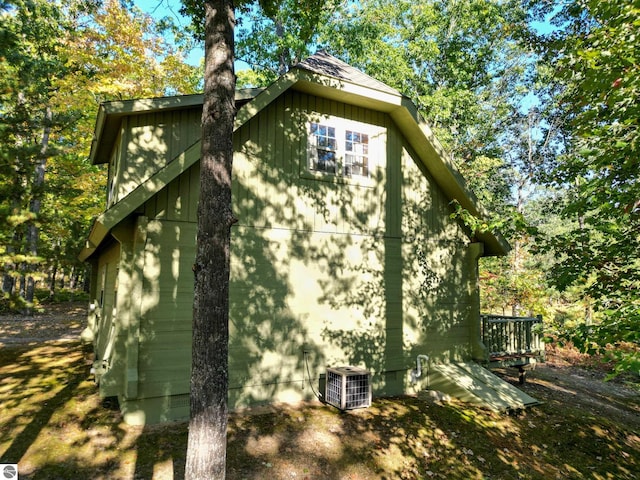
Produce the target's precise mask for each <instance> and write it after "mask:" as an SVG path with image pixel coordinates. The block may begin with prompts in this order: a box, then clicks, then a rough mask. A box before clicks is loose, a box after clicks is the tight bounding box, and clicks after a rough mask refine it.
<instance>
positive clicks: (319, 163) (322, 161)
mask: <svg viewBox="0 0 640 480" xmlns="http://www.w3.org/2000/svg"><path fill="white" fill-rule="evenodd" d="M310 142H311V146H312V148H313V150H315V155H313V156H312V161H311V165H310V167H311V169H312V170H316V171H318V172H327V173H332V174H334V175H335V174H336V171H337V166H338V162H337V151H338V142H337V140H336V129H335V128H334V127H328V126H326V125H320V124H319V123H312V124H311V136H310Z"/></svg>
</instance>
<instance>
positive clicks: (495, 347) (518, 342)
mask: <svg viewBox="0 0 640 480" xmlns="http://www.w3.org/2000/svg"><path fill="white" fill-rule="evenodd" d="M480 318H481V320H482V342H483V343H484V344H485V346H486V347H487V349H488V350H489V355H490V357H491V358H495V357H508V356H544V343H543V342H542V332H541V328H540V327H539V326H538V325H541V324H542V316H541V315H539V316H537V317H505V316H500V315H480Z"/></svg>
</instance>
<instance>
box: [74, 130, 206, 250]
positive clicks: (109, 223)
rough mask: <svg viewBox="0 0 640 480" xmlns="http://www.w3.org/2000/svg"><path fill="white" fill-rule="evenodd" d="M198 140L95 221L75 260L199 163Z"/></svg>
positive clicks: (93, 247)
mask: <svg viewBox="0 0 640 480" xmlns="http://www.w3.org/2000/svg"><path fill="white" fill-rule="evenodd" d="M200 148H201V147H200V141H199V140H198V141H197V142H195V143H194V144H193V145H191V146H190V147H189V148H187V149H186V150H185V151H184V152H182V153H181V154H180V155H178V156H177V157H176V158H174V159H173V160H172V161H171V162H169V163H168V164H167V165H165V166H164V167H163V168H161V169H160V170H158V171H157V172H156V173H155V174H154V175H152V176H151V177H150V178H148V179H147V180H145V181H144V182H143V183H141V184H140V185H139V186H138V187H137V188H136V189H135V190H133V191H132V192H130V193H129V194H128V195H127V196H126V197H124V198H123V199H122V200H120V201H119V202H118V203H116V204H115V205H114V206H113V207H111V208H110V209H109V210H107V211H106V212H104V213H103V214H101V215H99V216H98V218H96V220H95V222H94V224H93V227H92V228H91V233H90V234H89V238H88V240H87V243H86V245H85V248H84V249H83V250H82V252H81V253H80V255H79V256H78V258H79V259H80V260H81V261H85V260H86V259H87V258H89V257H90V256H91V255H92V254H93V252H95V250H96V249H97V248H98V246H99V245H100V244H101V243H102V241H103V240H104V239H105V237H106V236H107V235H108V233H109V232H110V231H111V229H112V228H114V227H115V226H116V225H118V224H119V223H120V222H122V221H123V220H124V219H125V218H127V216H129V215H130V214H131V213H133V212H134V211H135V210H136V209H137V208H138V207H139V206H140V205H142V204H143V203H144V202H146V201H147V200H148V199H149V198H151V197H152V196H153V195H155V194H156V193H157V192H159V191H160V190H161V189H162V188H164V187H166V186H167V185H168V184H169V183H170V182H171V181H172V180H173V179H175V178H176V177H177V176H178V175H180V174H181V173H183V172H185V171H186V170H187V169H188V168H189V167H191V166H192V165H194V164H195V163H196V162H197V161H198V160H200Z"/></svg>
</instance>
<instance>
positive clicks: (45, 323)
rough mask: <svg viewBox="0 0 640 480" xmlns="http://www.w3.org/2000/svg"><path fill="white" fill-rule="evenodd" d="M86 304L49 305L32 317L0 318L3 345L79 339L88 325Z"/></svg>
mask: <svg viewBox="0 0 640 480" xmlns="http://www.w3.org/2000/svg"><path fill="white" fill-rule="evenodd" d="M87 307H88V305H87V303H86V302H64V303H57V304H52V305H45V306H44V307H43V308H44V311H43V312H42V313H37V314H35V315H33V316H32V317H25V316H23V315H0V345H17V344H24V343H32V342H45V341H50V340H77V339H78V337H79V336H80V333H81V332H82V329H83V328H84V326H85V325H86V318H87Z"/></svg>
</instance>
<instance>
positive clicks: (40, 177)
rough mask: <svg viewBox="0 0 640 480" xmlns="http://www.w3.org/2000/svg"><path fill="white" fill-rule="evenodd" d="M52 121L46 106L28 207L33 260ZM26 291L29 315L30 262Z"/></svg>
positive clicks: (29, 246) (31, 291)
mask: <svg viewBox="0 0 640 480" xmlns="http://www.w3.org/2000/svg"><path fill="white" fill-rule="evenodd" d="M52 120H53V112H52V111H51V107H49V106H47V108H46V110H45V116H44V128H43V132H42V140H41V142H40V152H39V154H38V158H37V163H36V169H35V174H34V178H33V188H32V198H31V203H30V205H29V212H30V213H32V214H33V218H32V219H31V220H30V221H29V223H28V225H27V250H28V252H29V255H31V256H32V257H33V258H34V259H35V257H37V256H38V236H39V232H38V223H37V221H38V216H39V215H40V209H41V207H42V191H43V188H44V174H45V171H46V168H47V157H48V154H49V153H48V151H49V136H50V135H51V122H52ZM27 268H28V272H29V274H28V275H27V290H26V295H25V300H26V301H27V313H28V314H31V313H32V310H31V306H32V304H33V296H34V291H35V279H34V278H33V272H34V271H35V269H36V265H35V264H34V263H33V261H32V262H30V263H29V265H28V267H27Z"/></svg>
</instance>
